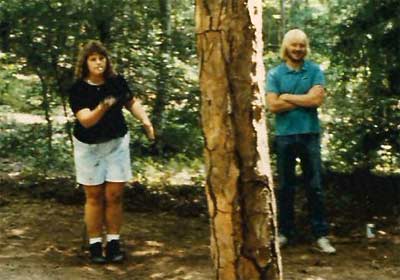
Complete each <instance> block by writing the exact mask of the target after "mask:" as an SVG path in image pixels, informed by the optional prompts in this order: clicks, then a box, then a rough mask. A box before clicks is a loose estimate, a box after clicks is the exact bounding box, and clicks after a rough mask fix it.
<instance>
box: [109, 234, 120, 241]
mask: <svg viewBox="0 0 400 280" xmlns="http://www.w3.org/2000/svg"><path fill="white" fill-rule="evenodd" d="M111 240H119V234H107V242H110V241H111Z"/></svg>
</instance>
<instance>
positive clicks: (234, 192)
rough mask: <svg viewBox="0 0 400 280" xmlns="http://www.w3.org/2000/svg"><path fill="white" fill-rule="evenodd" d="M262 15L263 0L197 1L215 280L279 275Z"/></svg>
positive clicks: (203, 118)
mask: <svg viewBox="0 0 400 280" xmlns="http://www.w3.org/2000/svg"><path fill="white" fill-rule="evenodd" d="M261 17H262V5H261V0H254V1H245V0H238V1H221V0H197V1H196V33H197V49H198V55H199V61H200V69H199V71H200V89H201V98H202V101H201V116H202V126H203V132H204V136H205V160H206V166H207V183H206V191H207V199H208V207H209V212H210V219H211V250H212V258H213V260H214V264H215V268H216V279H220V280H237V279H242V280H253V279H254V280H255V279H264V280H266V279H268V280H275V279H281V277H282V276H281V263H280V253H279V248H278V245H277V242H276V234H277V222H276V209H275V198H274V193H273V186H272V180H271V172H270V162H269V154H268V152H269V151H268V144H267V143H268V141H267V132H266V127H265V114H264V97H263V86H262V84H263V82H262V81H263V78H264V68H263V60H262V49H263V43H262V35H261V34H262V33H261V26H262V20H261Z"/></svg>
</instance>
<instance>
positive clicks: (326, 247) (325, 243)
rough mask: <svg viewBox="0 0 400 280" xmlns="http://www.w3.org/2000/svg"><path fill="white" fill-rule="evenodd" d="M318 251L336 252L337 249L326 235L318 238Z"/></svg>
mask: <svg viewBox="0 0 400 280" xmlns="http://www.w3.org/2000/svg"><path fill="white" fill-rule="evenodd" d="M317 249H318V251H320V252H322V253H326V254H335V253H336V249H335V248H334V247H333V246H332V245H331V243H330V242H329V239H328V238H326V237H325V236H323V237H320V238H318V240H317Z"/></svg>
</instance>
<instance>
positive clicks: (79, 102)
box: [68, 82, 90, 114]
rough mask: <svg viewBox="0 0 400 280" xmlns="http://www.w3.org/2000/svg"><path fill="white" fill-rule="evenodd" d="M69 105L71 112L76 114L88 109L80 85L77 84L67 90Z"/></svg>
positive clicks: (88, 106)
mask: <svg viewBox="0 0 400 280" xmlns="http://www.w3.org/2000/svg"><path fill="white" fill-rule="evenodd" d="M68 92H69V105H70V107H71V110H72V112H74V114H76V113H77V112H79V111H80V110H82V109H84V108H90V104H88V102H87V99H85V98H83V94H82V85H81V84H80V83H79V82H77V83H75V84H74V85H73V86H72V87H71V88H70V89H69V91H68Z"/></svg>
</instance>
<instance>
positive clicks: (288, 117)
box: [265, 60, 325, 135]
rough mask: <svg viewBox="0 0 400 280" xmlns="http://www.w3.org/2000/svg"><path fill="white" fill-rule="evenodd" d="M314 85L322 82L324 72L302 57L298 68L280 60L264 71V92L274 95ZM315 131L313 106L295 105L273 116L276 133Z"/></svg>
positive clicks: (315, 116) (293, 91)
mask: <svg viewBox="0 0 400 280" xmlns="http://www.w3.org/2000/svg"><path fill="white" fill-rule="evenodd" d="M315 85H322V86H324V85H325V78H324V73H323V72H322V70H321V68H320V67H319V66H318V65H317V64H315V63H313V62H311V61H308V60H306V61H304V63H303V66H302V67H301V68H300V69H299V70H293V69H291V68H289V67H288V66H287V64H286V63H284V62H283V63H281V64H280V65H278V66H276V67H274V68H272V69H271V70H270V71H268V75H267V83H266V88H265V91H266V92H267V93H275V94H278V95H279V94H282V93H291V94H306V93H307V92H308V91H309V90H310V89H311V88H312V87H313V86H315ZM319 132H320V125H319V120H318V112H317V108H306V107H297V108H295V109H292V110H290V111H286V112H281V113H277V114H276V116H275V134H276V135H292V134H305V133H319Z"/></svg>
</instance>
